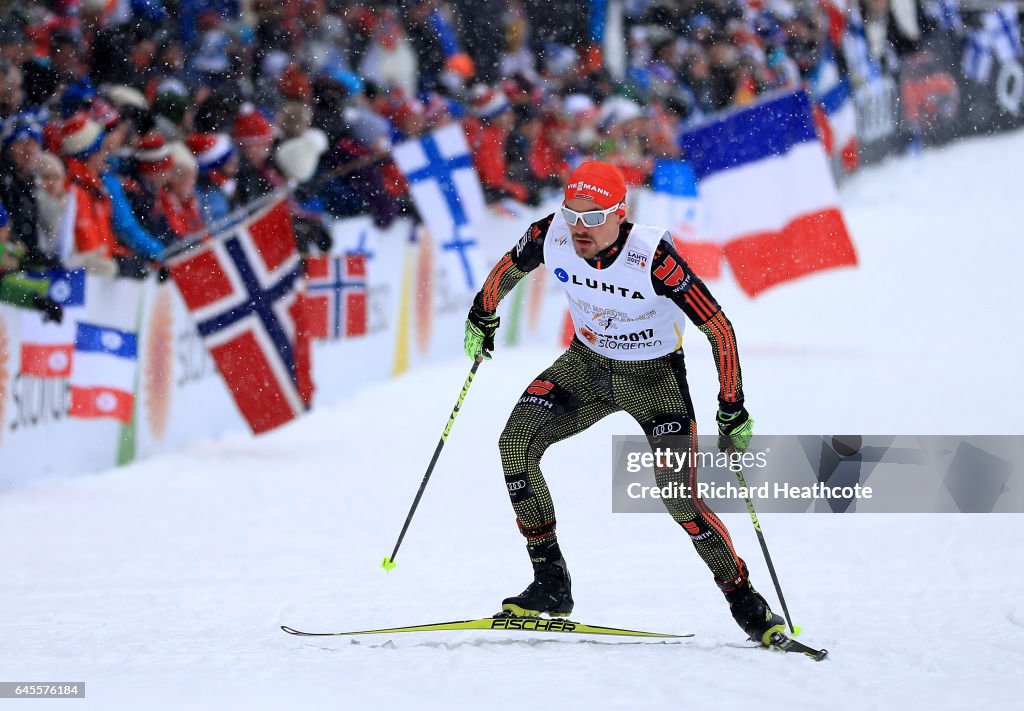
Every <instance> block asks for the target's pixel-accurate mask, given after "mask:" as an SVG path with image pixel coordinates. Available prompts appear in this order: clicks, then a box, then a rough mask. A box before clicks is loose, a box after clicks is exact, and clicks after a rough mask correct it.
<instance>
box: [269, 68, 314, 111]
mask: <svg viewBox="0 0 1024 711" xmlns="http://www.w3.org/2000/svg"><path fill="white" fill-rule="evenodd" d="M277 90H278V91H279V92H281V96H283V97H284V98H286V99H289V100H291V101H304V102H305V101H312V100H313V84H312V82H310V80H309V77H308V76H307V75H306V74H305V72H303V71H302V70H301V69H300V68H299V67H298V65H296V64H290V65H288V68H287V69H285V70H284V73H283V74H282V75H281V78H280V79H279V80H278V82H277Z"/></svg>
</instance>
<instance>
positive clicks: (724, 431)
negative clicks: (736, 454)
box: [715, 402, 754, 452]
mask: <svg viewBox="0 0 1024 711" xmlns="http://www.w3.org/2000/svg"><path fill="white" fill-rule="evenodd" d="M715 421H716V422H717V423H718V449H719V450H721V451H723V452H724V451H725V450H727V449H729V448H730V447H731V448H733V449H736V450H738V451H740V452H743V451H745V450H746V449H747V447H749V446H750V437H751V435H753V434H754V419H753V418H752V417H751V416H750V413H749V412H747V408H745V407H743V405H741V404H738V403H729V402H719V404H718V414H717V415H715Z"/></svg>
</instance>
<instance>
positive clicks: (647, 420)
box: [474, 213, 747, 590]
mask: <svg viewBox="0 0 1024 711" xmlns="http://www.w3.org/2000/svg"><path fill="white" fill-rule="evenodd" d="M541 264H544V265H545V266H546V267H547V268H548V269H549V271H551V272H552V273H553V275H554V276H555V278H557V279H558V280H559V281H560V282H562V285H563V287H564V288H565V291H566V294H567V297H568V300H569V310H570V314H571V316H572V318H573V323H574V328H575V336H574V338H573V341H572V344H571V345H570V347H569V349H568V350H567V351H566V352H565V353H563V354H562V355H561V356H560V357H559V358H558V359H557V360H556V361H555V362H554V363H553V364H552V365H551V366H550V367H548V368H547V369H546V370H544V371H543V372H542V373H540V375H538V376H537V377H536V378H535V379H534V380H533V382H532V383H530V384H529V385H528V386H527V388H526V390H525V392H524V393H523V394H522V396H521V397H520V398H519V401H518V403H517V404H516V406H515V407H514V409H513V410H512V413H511V414H510V416H509V418H508V423H507V424H506V426H505V429H504V431H503V432H502V434H501V438H500V440H499V449H500V452H501V462H502V467H503V470H504V475H505V483H506V486H507V488H508V492H509V497H510V498H511V500H512V506H513V508H514V509H515V513H516V517H517V523H518V525H519V530H520V531H521V533H522V534H523V536H524V537H525V538H526V541H527V547H528V549H529V550H530V552H531V557H533V556H534V555H535V551H539V550H543V548H544V547H546V546H551V545H552V544H555V542H556V538H555V523H556V519H555V509H554V504H553V502H552V500H551V494H550V492H549V490H548V487H547V484H546V482H545V480H544V475H543V474H542V472H541V469H540V460H541V457H542V456H543V454H544V452H545V450H546V449H547V448H548V447H549V446H551V445H552V444H554V443H556V442H560V441H562V440H564V439H566V438H568V437H572V436H573V435H575V434H578V433H580V432H583V431H584V430H586V429H587V428H588V427H590V426H591V425H593V424H594V423H596V422H597V421H598V420H600V419H602V418H604V417H606V416H607V415H610V414H612V413H615V412H620V411H624V412H627V413H628V414H629V415H631V416H632V417H633V419H635V420H636V421H637V422H638V423H639V424H640V426H641V427H642V428H643V431H644V433H645V434H646V435H647V438H648V441H649V443H650V446H651V448H652V449H654V448H657V447H661V448H664V447H666V446H674V447H676V448H678V446H679V445H678V442H679V441H680V439H679V437H678V435H680V434H682V435H684V436H686V435H688V437H686V438H685V441H686V442H687V446H689V447H690V448H692V449H695V448H696V433H697V426H696V421H695V417H694V410H693V405H692V403H691V401H690V394H689V388H688V386H687V382H686V367H685V364H684V359H683V351H682V331H683V326H684V325H685V320H684V319H682V318H681V316H682V315H683V314H685V316H686V318H687V319H689V320H690V321H691V322H693V324H694V325H695V326H696V327H697V328H698V329H699V330H700V331H701V332H702V333H703V334H704V335H705V336H706V337H707V338H708V340H709V341H710V342H711V348H712V352H713V354H714V360H715V365H716V367H717V369H718V382H719V395H718V397H719V400H720V402H721V403H727V404H730V405H732V406H733V407H738V406H741V405H742V404H743V388H742V379H741V373H740V363H739V356H738V352H737V347H736V337H735V334H734V333H733V328H732V324H731V323H730V322H729V320H728V319H727V318H726V317H725V314H724V313H723V312H722V309H721V307H720V306H719V305H718V302H717V301H715V298H714V297H713V296H712V295H711V293H710V292H709V291H708V289H707V287H706V286H705V285H704V283H703V282H702V281H701V280H700V279H699V278H698V277H697V276H696V275H695V274H694V273H693V271H692V270H691V269H690V267H689V266H688V265H687V264H686V262H685V261H684V260H683V258H682V257H681V256H680V255H679V253H678V251H677V250H676V248H675V246H674V244H673V242H672V239H671V236H670V235H669V234H668V232H667V231H666V230H664V229H659V228H654V227H650V226H645V225H637V224H633V223H630V222H628V221H624V222H623V223H622V224H621V226H620V229H619V235H618V237H617V239H616V241H615V242H614V243H613V244H612V245H611V246H609V247H608V248H607V249H605V250H603V251H602V252H600V253H599V254H598V255H596V256H595V257H594V258H593V259H583V258H581V257H579V256H577V255H576V253H575V251H574V250H573V247H572V240H571V236H570V234H569V228H568V226H567V225H566V224H565V221H564V220H563V219H562V218H561V216H560V215H558V214H557V213H556V214H553V215H548V216H547V217H545V218H543V219H541V220H539V221H537V222H535V223H533V224H532V225H530V227H529V228H528V229H527V231H526V233H525V234H524V235H523V237H522V239H521V240H520V241H519V243H518V244H517V245H516V246H515V247H514V248H512V249H511V250H509V252H507V253H506V254H505V255H504V256H502V258H501V259H500V260H499V261H498V263H497V264H496V265H495V266H494V268H493V269H492V270H491V272H490V274H489V275H488V277H487V279H486V281H485V282H484V285H483V288H482V289H481V290H480V292H479V293H478V294H477V295H476V298H475V300H474V307H475V308H476V309H478V310H479V311H481V312H483V313H485V314H488V315H490V314H493V313H494V312H495V310H496V309H497V307H498V304H499V302H500V301H501V300H502V299H503V298H504V297H505V296H506V295H508V294H509V292H511V291H512V289H513V287H514V286H515V285H516V284H517V283H518V282H519V280H520V279H522V278H523V277H524V276H526V274H528V273H529V272H531V271H533V270H534V269H536V268H537V267H539V266H540V265H541ZM669 435H675V436H674V437H672V438H669V439H666V438H667V437H668V436H669ZM655 477H656V481H657V485H658V486H659V487H662V486H665V484H666V483H668V482H669V481H673V482H677V483H686V484H687V485H688V486H689V491H690V492H691V494H690V496H689V497H688V498H682V497H676V498H664V499H662V500H663V502H664V504H665V506H666V508H667V509H668V511H669V513H670V514H671V515H672V518H673V519H674V520H675V521H676V523H678V524H679V525H680V526H681V527H682V528H683V530H684V531H686V533H687V534H688V535H689V536H690V539H691V540H692V542H693V545H694V547H695V548H696V550H697V553H698V554H699V555H700V557H701V558H702V559H703V560H704V562H705V563H706V564H707V566H708V568H710V570H711V571H712V573H713V575H714V578H715V582H716V583H717V584H718V585H719V587H720V588H722V589H723V590H729V589H733V588H735V587H736V586H739V585H741V584H743V583H744V582H745V581H746V577H747V573H746V568H745V565H744V563H743V561H742V560H741V559H740V558H739V556H738V555H737V554H736V551H735V550H734V548H733V544H732V540H731V539H730V537H729V532H728V530H727V529H726V527H725V525H724V524H723V523H722V521H721V520H720V519H719V518H718V517H717V516H715V514H714V513H713V512H712V511H711V509H710V508H708V506H707V504H706V503H704V501H703V500H702V499H701V498H700V497H699V496H698V495H697V494H696V486H695V484H696V481H695V477H696V471H694V470H693V468H684V471H683V472H681V473H680V472H673V471H672V470H671V469H668V470H661V469H656V470H655ZM533 559H534V560H537V558H535V557H534V558H533Z"/></svg>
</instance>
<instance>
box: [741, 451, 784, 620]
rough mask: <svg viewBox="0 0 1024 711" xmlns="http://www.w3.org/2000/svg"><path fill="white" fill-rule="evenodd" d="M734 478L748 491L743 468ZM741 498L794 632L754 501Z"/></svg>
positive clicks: (780, 601) (746, 497)
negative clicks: (744, 502)
mask: <svg viewBox="0 0 1024 711" xmlns="http://www.w3.org/2000/svg"><path fill="white" fill-rule="evenodd" d="M733 451H735V450H733ZM736 478H737V479H739V482H740V488H741V489H742V491H744V492H748V491H749V489H747V482H746V480H745V479H744V478H743V469H741V468H739V467H737V468H736ZM743 498H744V500H745V501H746V502H747V511H749V512H750V520H751V521H753V522H754V530H755V531H756V532H757V540H758V542H759V543H760V544H761V552H762V553H764V560H765V562H766V563H767V564H768V572H769V573H771V574H772V582H773V583H774V584H775V593H776V594H777V595H778V596H779V603H780V604H781V605H782V614H784V615H785V616H786V624H788V625H789V631H790V632H792V633H793V634H796V633H797V630H796V628H795V627H794V626H793V618H792V617H790V616H789V608H787V607H786V598H784V597H783V596H782V586H781V585H779V576H778V575H776V574H775V566H774V565H773V564H772V557H771V555H770V554H769V553H768V543H767V542H766V541H765V540H764V533H763V532H762V531H761V522H760V521H758V520H757V511H755V510H754V502H753V501H751V500H750V494H749V493H747V494H746V495H745V496H744V497H743Z"/></svg>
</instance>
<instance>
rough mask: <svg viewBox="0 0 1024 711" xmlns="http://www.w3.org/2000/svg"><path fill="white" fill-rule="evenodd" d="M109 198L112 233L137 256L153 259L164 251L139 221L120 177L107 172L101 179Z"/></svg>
mask: <svg viewBox="0 0 1024 711" xmlns="http://www.w3.org/2000/svg"><path fill="white" fill-rule="evenodd" d="M102 180H103V185H104V187H105V188H106V190H107V194H108V195H109V196H110V203H111V224H112V225H113V229H114V233H115V234H116V235H117V236H118V237H120V238H121V239H122V240H124V242H125V243H126V244H127V245H128V246H130V247H131V248H132V250H133V251H135V252H136V253H138V254H141V255H143V256H145V257H149V258H150V259H155V258H156V257H157V256H158V255H159V254H160V253H161V252H163V251H164V245H163V243H162V242H161V241H160V240H159V239H158V238H157V237H156V236H155V235H154V234H153V233H151V232H150V231H149V230H147V229H146V228H145V227H144V226H143V224H142V223H141V222H140V221H139V218H138V217H137V216H136V214H135V211H134V210H133V209H132V204H131V202H130V201H129V200H128V195H127V193H126V192H125V189H124V185H123V183H122V182H121V176H119V175H118V174H117V173H115V172H114V171H112V170H108V171H106V172H105V173H104V174H103V177H102Z"/></svg>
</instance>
